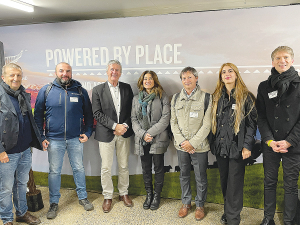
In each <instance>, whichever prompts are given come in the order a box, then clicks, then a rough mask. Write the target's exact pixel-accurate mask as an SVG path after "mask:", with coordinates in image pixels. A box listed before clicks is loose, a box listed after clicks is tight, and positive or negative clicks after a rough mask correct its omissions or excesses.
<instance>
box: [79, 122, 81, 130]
mask: <svg viewBox="0 0 300 225" xmlns="http://www.w3.org/2000/svg"><path fill="white" fill-rule="evenodd" d="M79 128H80V133H81V118H80V123H79Z"/></svg>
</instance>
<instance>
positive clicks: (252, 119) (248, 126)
mask: <svg viewBox="0 0 300 225" xmlns="http://www.w3.org/2000/svg"><path fill="white" fill-rule="evenodd" d="M251 95H252V94H251ZM252 96H253V95H252ZM250 98H251V97H250V94H249V95H248V97H247V99H246V101H245V105H244V115H245V118H244V119H243V120H242V121H241V124H240V131H239V132H238V134H237V136H236V138H237V143H236V144H237V145H236V144H235V145H236V146H235V147H232V148H231V149H230V155H228V157H229V158H233V159H238V158H240V157H241V155H242V150H243V148H246V149H248V150H249V151H252V149H253V146H254V143H255V139H254V135H255V133H256V129H257V126H256V123H257V111H256V108H255V107H252V100H251V99H250ZM253 98H254V96H253ZM220 99H221V98H220ZM219 101H220V100H219ZM218 105H220V104H219V102H218ZM230 111H231V112H230V115H233V109H232V108H231V109H230ZM229 123H230V122H229V121H228V123H227V124H224V126H230V127H231V128H232V129H234V128H233V126H231V125H230V124H229ZM229 129H230V128H229ZM232 132H234V131H232ZM216 133H217V132H216ZM216 138H218V137H215V136H214V135H212V134H211V137H210V147H211V152H212V154H214V155H219V154H220V153H219V151H220V149H217V146H215V145H214V144H215V139H216Z"/></svg>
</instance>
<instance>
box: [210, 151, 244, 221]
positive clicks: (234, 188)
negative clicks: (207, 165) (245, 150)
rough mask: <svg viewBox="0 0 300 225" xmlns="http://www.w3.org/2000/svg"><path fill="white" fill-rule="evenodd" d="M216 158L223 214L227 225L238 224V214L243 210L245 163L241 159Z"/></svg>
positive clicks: (239, 218) (239, 219)
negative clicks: (222, 199) (222, 200)
mask: <svg viewBox="0 0 300 225" xmlns="http://www.w3.org/2000/svg"><path fill="white" fill-rule="evenodd" d="M216 158H217V162H218V167H219V172H220V181H221V188H222V193H223V198H224V212H225V214H226V217H227V221H228V224H230V225H236V224H240V221H241V217H240V213H241V211H242V209H243V188H244V175H245V162H244V160H243V159H242V158H239V159H229V158H228V157H227V158H224V157H221V156H217V157H216Z"/></svg>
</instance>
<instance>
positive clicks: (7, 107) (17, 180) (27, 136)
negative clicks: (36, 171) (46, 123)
mask: <svg viewBox="0 0 300 225" xmlns="http://www.w3.org/2000/svg"><path fill="white" fill-rule="evenodd" d="M21 83H22V69H21V67H20V66H18V65H16V64H14V63H10V64H7V65H6V66H4V67H3V68H2V80H1V82H0V112H1V113H0V190H1V191H0V217H1V220H2V221H3V224H5V225H9V224H13V220H14V214H13V203H14V206H15V208H16V216H17V218H16V221H17V222H24V223H28V224H39V223H40V222H41V221H40V220H39V219H38V218H36V217H34V216H32V215H31V214H30V213H29V212H28V211H27V210H28V207H27V200H26V191H27V182H28V179H29V170H30V168H31V160H32V158H31V149H30V147H35V148H38V149H42V141H41V138H40V133H39V131H38V129H37V126H36V124H35V122H34V120H33V116H32V110H31V106H30V94H28V93H26V92H25V88H24V87H23V86H22V85H21ZM12 195H13V203H12Z"/></svg>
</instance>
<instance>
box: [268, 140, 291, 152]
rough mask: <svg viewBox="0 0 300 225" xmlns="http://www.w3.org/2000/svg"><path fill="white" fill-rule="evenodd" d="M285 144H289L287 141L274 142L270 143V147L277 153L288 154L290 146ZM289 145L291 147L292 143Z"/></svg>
mask: <svg viewBox="0 0 300 225" xmlns="http://www.w3.org/2000/svg"><path fill="white" fill-rule="evenodd" d="M284 142H286V143H288V142H287V141H272V142H271V143H270V147H271V148H272V149H273V151H274V152H276V153H287V152H288V150H287V146H288V145H287V144H286V143H284ZM288 144H289V145H290V143H288ZM290 146H291V145H290ZM290 146H289V147H290Z"/></svg>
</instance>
